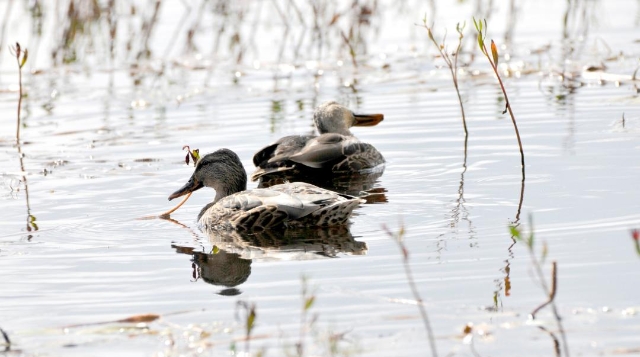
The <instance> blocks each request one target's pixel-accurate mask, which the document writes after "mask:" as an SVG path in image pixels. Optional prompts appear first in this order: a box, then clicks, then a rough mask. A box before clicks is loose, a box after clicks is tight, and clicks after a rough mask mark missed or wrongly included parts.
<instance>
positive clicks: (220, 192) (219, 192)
mask: <svg viewBox="0 0 640 357" xmlns="http://www.w3.org/2000/svg"><path fill="white" fill-rule="evenodd" d="M214 189H215V190H216V198H215V199H214V200H213V203H214V204H215V203H216V202H218V201H220V200H221V199H223V198H225V197H227V196H229V195H233V194H234V193H238V192H242V191H244V190H246V189H247V176H246V174H244V175H242V176H241V177H234V178H228V179H227V180H226V181H225V182H221V184H220V185H218V187H214Z"/></svg>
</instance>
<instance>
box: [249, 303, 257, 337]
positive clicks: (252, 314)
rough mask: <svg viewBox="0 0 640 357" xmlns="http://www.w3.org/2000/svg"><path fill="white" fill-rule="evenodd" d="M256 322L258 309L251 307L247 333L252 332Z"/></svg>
mask: <svg viewBox="0 0 640 357" xmlns="http://www.w3.org/2000/svg"><path fill="white" fill-rule="evenodd" d="M255 322H256V311H255V309H253V308H252V309H251V312H250V313H249V316H247V335H249V334H251V330H253V324H254V323H255Z"/></svg>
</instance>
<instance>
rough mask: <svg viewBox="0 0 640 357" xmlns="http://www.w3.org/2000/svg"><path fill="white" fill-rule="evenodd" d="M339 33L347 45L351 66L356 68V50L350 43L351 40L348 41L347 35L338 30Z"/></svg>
mask: <svg viewBox="0 0 640 357" xmlns="http://www.w3.org/2000/svg"><path fill="white" fill-rule="evenodd" d="M340 35H341V36H342V39H343V40H344V43H345V44H346V45H347V47H349V56H351V63H352V64H353V68H358V62H357V61H356V50H355V49H354V48H353V46H352V45H351V41H349V37H347V35H345V34H344V31H340Z"/></svg>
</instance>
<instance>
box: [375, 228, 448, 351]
mask: <svg viewBox="0 0 640 357" xmlns="http://www.w3.org/2000/svg"><path fill="white" fill-rule="evenodd" d="M382 229H383V230H384V231H385V232H386V233H387V235H388V236H389V237H391V238H393V240H394V241H396V243H397V244H398V247H399V248H400V251H401V252H402V262H403V265H404V272H405V274H406V276H407V282H408V283H409V288H410V289H411V293H412V294H413V298H414V300H416V303H417V305H418V310H419V311H420V315H421V316H422V322H423V323H424V327H425V329H426V330H427V337H428V339H429V346H430V347H431V355H432V356H433V357H438V350H437V348H436V339H435V336H434V334H433V330H432V329H431V323H430V322H429V316H428V315H427V310H426V309H425V308H424V302H423V301H422V297H420V292H419V291H418V287H417V286H416V283H415V281H414V280H413V273H412V271H411V266H410V265H409V250H408V249H407V247H406V246H405V245H404V242H403V241H402V238H403V236H404V226H403V227H401V228H400V231H399V232H398V233H395V234H394V233H392V232H391V231H390V230H389V228H387V226H386V225H385V224H383V225H382Z"/></svg>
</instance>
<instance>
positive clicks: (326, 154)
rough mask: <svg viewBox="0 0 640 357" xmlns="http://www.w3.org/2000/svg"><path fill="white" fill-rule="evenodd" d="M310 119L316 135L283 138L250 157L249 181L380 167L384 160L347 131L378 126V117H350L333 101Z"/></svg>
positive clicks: (359, 170) (364, 115)
mask: <svg viewBox="0 0 640 357" xmlns="http://www.w3.org/2000/svg"><path fill="white" fill-rule="evenodd" d="M313 120H314V123H315V126H316V128H317V130H318V133H319V134H320V135H318V136H313V135H291V136H285V137H283V138H281V139H280V140H278V141H276V142H275V143H273V144H271V145H269V146H267V147H265V148H263V149H262V150H260V151H258V152H257V153H256V154H255V155H254V156H253V163H254V165H255V166H256V167H257V169H256V171H255V172H254V173H253V174H252V175H251V180H252V181H256V180H258V179H260V178H263V177H265V176H269V175H272V174H279V173H282V172H286V173H287V174H291V175H295V174H296V173H297V172H300V173H301V174H309V173H312V172H314V171H315V172H324V173H326V172H330V173H331V172H333V173H354V172H362V171H366V170H370V169H373V168H375V167H377V166H380V165H382V164H384V162H385V161H384V157H383V156H382V154H380V152H378V150H377V149H376V148H375V147H373V146H372V145H370V144H367V143H363V142H361V141H360V140H358V138H356V137H355V136H353V134H352V133H351V132H350V131H349V128H351V127H352V126H373V125H376V124H378V123H379V122H380V121H382V120H383V115H382V114H354V113H353V112H352V111H351V110H349V109H348V108H346V107H344V106H342V105H340V104H338V103H336V102H327V103H324V104H322V105H320V106H319V107H318V108H317V109H316V110H315V112H314V114H313Z"/></svg>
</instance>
